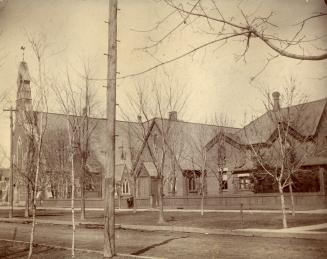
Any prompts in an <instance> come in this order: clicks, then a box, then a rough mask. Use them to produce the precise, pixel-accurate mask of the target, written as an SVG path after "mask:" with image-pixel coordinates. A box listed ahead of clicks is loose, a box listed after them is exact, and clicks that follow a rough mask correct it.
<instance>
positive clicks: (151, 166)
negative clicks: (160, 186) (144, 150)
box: [143, 162, 158, 177]
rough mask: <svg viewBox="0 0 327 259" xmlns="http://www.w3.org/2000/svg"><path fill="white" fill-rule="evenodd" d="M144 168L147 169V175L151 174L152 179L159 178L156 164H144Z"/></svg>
mask: <svg viewBox="0 0 327 259" xmlns="http://www.w3.org/2000/svg"><path fill="white" fill-rule="evenodd" d="M143 166H144V168H145V170H146V171H147V173H148V174H149V176H150V177H157V176H158V172H157V169H156V166H155V164H154V163H152V162H143Z"/></svg>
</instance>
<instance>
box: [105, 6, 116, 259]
mask: <svg viewBox="0 0 327 259" xmlns="http://www.w3.org/2000/svg"><path fill="white" fill-rule="evenodd" d="M117 1H118V0H109V21H108V53H107V58H108V70H107V152H106V161H107V164H106V172H105V200H104V203H105V216H104V246H103V256H104V258H112V257H113V256H114V255H115V122H116V73H117Z"/></svg>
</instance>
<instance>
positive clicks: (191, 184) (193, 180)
mask: <svg viewBox="0 0 327 259" xmlns="http://www.w3.org/2000/svg"><path fill="white" fill-rule="evenodd" d="M188 190H189V192H197V177H196V174H194V173H193V174H191V175H190V176H189V178H188Z"/></svg>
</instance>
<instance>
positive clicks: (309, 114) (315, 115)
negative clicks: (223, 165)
mask: <svg viewBox="0 0 327 259" xmlns="http://www.w3.org/2000/svg"><path fill="white" fill-rule="evenodd" d="M326 102H327V98H324V99H321V100H317V101H313V102H307V103H303V104H298V105H294V106H290V107H285V108H281V110H280V112H277V113H276V112H274V111H268V112H266V113H264V114H263V115H262V116H260V117H259V118H257V119H255V120H253V121H252V122H250V123H249V124H248V125H246V126H245V127H244V128H242V129H240V130H239V132H238V135H239V137H240V139H241V142H242V143H243V144H256V143H265V142H267V141H268V139H269V138H270V136H271V135H272V133H273V132H274V130H275V129H276V125H275V122H276V119H275V118H276V117H275V116H280V115H281V117H282V118H283V119H284V120H287V121H290V122H291V123H290V126H291V127H292V128H293V129H294V130H296V131H297V132H298V133H299V134H301V135H302V136H304V137H309V136H314V135H315V134H316V131H317V127H318V124H319V121H320V119H321V116H322V114H323V111H324V109H325V106H326Z"/></svg>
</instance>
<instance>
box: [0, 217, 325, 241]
mask: <svg viewBox="0 0 327 259" xmlns="http://www.w3.org/2000/svg"><path fill="white" fill-rule="evenodd" d="M1 222H4V223H17V224H26V223H30V222H32V219H24V218H11V219H9V218H0V223H1ZM37 224H51V225H67V226H71V225H72V223H71V221H66V220H52V219H51V220H45V219H37ZM75 225H76V226H79V227H85V228H103V225H104V224H103V223H99V222H91V221H80V220H76V221H75ZM116 229H126V230H141V231H170V232H185V233H198V234H205V235H236V236H247V237H277V238H302V239H315V240H327V231H326V232H324V231H312V230H321V229H322V230H324V229H327V223H324V224H317V225H310V226H301V227H293V228H287V229H253V228H248V229H208V228H198V227H185V226H173V225H171V226H162V225H132V224H116Z"/></svg>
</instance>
